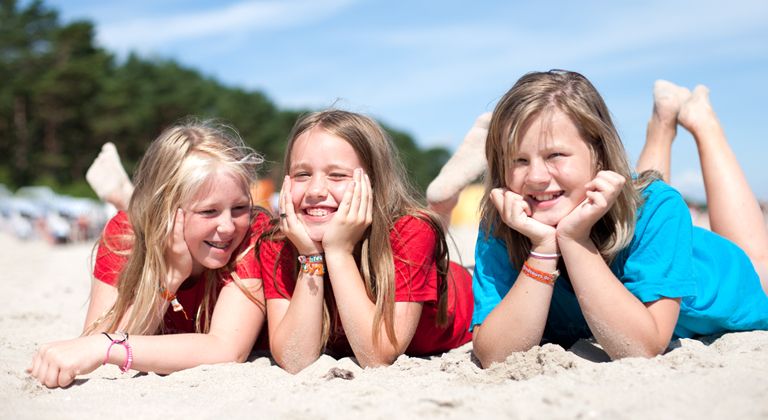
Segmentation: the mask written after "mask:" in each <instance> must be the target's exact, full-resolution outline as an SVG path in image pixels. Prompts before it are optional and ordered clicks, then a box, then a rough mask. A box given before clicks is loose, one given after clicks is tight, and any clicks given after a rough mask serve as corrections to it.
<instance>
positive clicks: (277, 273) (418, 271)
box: [259, 216, 473, 356]
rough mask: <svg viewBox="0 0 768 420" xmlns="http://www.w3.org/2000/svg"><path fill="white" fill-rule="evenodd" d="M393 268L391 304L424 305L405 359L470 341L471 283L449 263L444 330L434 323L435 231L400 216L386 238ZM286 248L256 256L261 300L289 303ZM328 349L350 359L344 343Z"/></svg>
mask: <svg viewBox="0 0 768 420" xmlns="http://www.w3.org/2000/svg"><path fill="white" fill-rule="evenodd" d="M389 239H390V243H391V244H392V254H393V256H394V264H395V301H396V302H423V304H424V305H423V309H422V312H421V319H420V320H419V325H418V327H417V328H416V333H415V334H414V336H413V339H412V340H411V343H410V344H409V345H408V348H407V349H406V351H405V352H406V354H408V355H413V356H419V355H426V354H433V353H438V352H441V351H447V350H450V349H453V348H456V347H459V346H461V345H462V344H464V343H467V342H469V341H470V340H472V335H471V333H470V332H469V324H470V321H471V320H472V309H473V299H472V277H471V276H470V274H469V272H467V270H465V269H464V268H463V267H461V266H460V265H458V264H454V263H451V266H450V274H449V276H448V278H447V281H448V324H447V326H446V327H445V328H441V327H438V326H437V325H436V324H435V320H436V319H437V312H438V310H437V298H438V292H437V267H436V265H435V260H434V250H435V240H436V239H435V231H434V230H432V228H431V227H430V226H429V224H427V223H426V222H424V221H423V220H421V219H419V218H416V217H413V216H404V217H402V218H400V219H399V220H398V221H397V222H395V226H394V228H393V229H392V231H391V232H390V234H389ZM285 244H286V242H267V241H265V242H264V243H263V245H262V247H261V249H260V250H259V261H260V263H261V273H262V279H263V281H264V297H265V298H266V299H290V297H291V296H292V295H293V290H294V288H295V286H296V275H295V274H294V272H295V266H296V258H297V256H296V252H295V249H294V248H293V247H292V246H290V247H286V249H285V251H283V252H282V253H281V254H280V261H279V262H278V263H277V266H276V265H275V263H276V258H277V255H278V251H279V250H280V249H281V248H283V247H284V246H285ZM328 346H329V348H330V350H331V351H333V352H335V353H338V354H339V355H348V354H351V348H350V347H349V342H348V341H347V340H346V338H345V337H343V332H342V333H341V335H340V336H336V337H331V338H330V339H329V344H328Z"/></svg>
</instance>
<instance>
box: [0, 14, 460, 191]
mask: <svg viewBox="0 0 768 420" xmlns="http://www.w3.org/2000/svg"><path fill="white" fill-rule="evenodd" d="M0 2H1V3H0V4H2V6H0V183H3V184H6V185H7V186H8V187H9V188H11V189H15V188H18V187H20V186H24V185H48V186H51V187H53V188H54V189H55V190H57V191H59V192H61V193H67V194H72V195H79V196H93V193H92V192H91V191H90V188H88V186H87V184H86V183H85V180H84V177H85V171H86V170H87V168H88V166H89V165H90V163H91V162H92V161H93V159H94V158H95V157H96V155H97V154H98V152H99V150H100V149H101V145H102V144H103V143H104V142H106V141H112V142H114V143H115V144H116V145H117V148H118V151H119V152H120V155H121V157H122V158H123V160H124V163H125V166H126V168H127V170H128V172H129V174H130V173H131V171H132V169H133V168H134V167H135V165H136V164H137V163H138V161H139V160H140V159H141V157H142V154H143V152H144V150H145V149H146V147H147V146H148V144H149V143H150V142H151V141H152V140H153V139H154V138H155V137H156V136H157V135H158V134H159V133H160V131H162V130H163V129H164V128H165V127H167V126H169V125H171V124H173V123H175V122H177V121H179V120H181V119H183V118H185V117H187V116H195V117H198V118H201V119H208V118H215V119H218V120H221V121H222V122H225V123H227V124H231V125H232V126H234V127H236V129H237V130H238V131H239V133H240V135H241V136H242V137H243V139H244V140H245V141H246V143H248V144H249V145H250V146H251V147H253V148H254V149H255V150H257V151H259V152H261V153H262V154H264V156H265V158H266V159H267V162H268V165H267V167H266V169H265V171H264V173H263V176H265V177H272V178H273V179H275V181H276V182H277V181H279V180H280V174H281V168H280V167H279V165H280V162H281V161H282V158H283V153H284V148H285V142H286V138H287V135H288V132H289V131H290V128H291V127H292V126H293V123H294V121H295V120H296V118H297V117H298V116H299V115H301V114H302V113H304V112H307V111H309V110H307V109H278V107H277V106H276V105H275V104H274V103H273V102H272V101H271V100H270V99H269V98H268V97H267V96H266V95H265V94H264V93H262V92H259V91H253V90H246V89H241V88H238V87H233V86H226V85H224V84H222V83H220V82H219V81H217V80H215V79H213V78H210V77H206V76H205V75H203V74H201V73H200V72H199V71H197V70H195V69H192V68H189V67H185V66H183V65H181V64H179V63H177V62H175V61H173V60H167V59H158V58H151V59H148V58H144V57H140V56H139V55H137V54H134V53H132V54H130V55H129V56H128V57H126V58H124V59H122V60H118V59H117V58H116V57H115V56H114V54H112V53H110V52H109V51H107V50H105V49H103V48H100V47H98V46H96V44H95V37H94V25H93V23H92V22H89V21H82V20H81V21H74V22H71V23H66V24H64V23H62V22H60V19H59V16H58V13H57V12H56V11H55V10H53V9H51V8H49V7H47V6H46V5H45V4H44V3H43V2H42V1H39V0H36V1H32V2H19V1H16V0H0ZM384 127H385V129H386V130H387V131H388V132H389V134H390V135H391V137H392V139H393V141H394V143H395V144H396V146H397V147H398V149H399V150H400V154H401V157H402V159H403V161H404V163H405V166H406V168H408V171H409V173H410V176H411V179H412V180H413V182H414V184H415V185H416V186H417V187H418V188H420V189H421V190H422V191H423V190H424V189H425V188H426V185H427V184H428V183H429V181H430V180H431V179H432V178H434V177H435V176H436V175H437V173H438V172H439V170H440V167H441V166H442V165H443V164H444V163H445V161H446V160H447V159H448V157H449V152H448V150H446V149H444V148H439V147H438V148H430V149H426V150H425V149H422V148H420V147H418V145H417V144H416V143H415V142H414V139H413V138H412V137H411V136H410V135H409V134H407V133H405V132H402V131H398V130H396V129H393V128H392V127H387V126H386V125H384ZM277 185H279V182H278V183H277Z"/></svg>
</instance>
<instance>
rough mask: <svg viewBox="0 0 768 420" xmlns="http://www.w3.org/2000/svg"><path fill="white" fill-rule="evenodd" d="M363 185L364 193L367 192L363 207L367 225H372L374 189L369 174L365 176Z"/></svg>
mask: <svg viewBox="0 0 768 420" xmlns="http://www.w3.org/2000/svg"><path fill="white" fill-rule="evenodd" d="M363 183H364V188H363V191H364V192H365V205H364V206H362V210H363V211H364V212H365V214H364V220H365V223H366V224H367V225H370V224H371V223H372V222H373V187H372V186H371V178H370V177H369V176H368V174H365V175H364V177H363Z"/></svg>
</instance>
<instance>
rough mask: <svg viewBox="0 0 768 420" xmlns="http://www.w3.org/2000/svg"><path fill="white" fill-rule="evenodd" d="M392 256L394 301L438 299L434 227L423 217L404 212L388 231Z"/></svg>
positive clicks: (431, 300) (428, 300)
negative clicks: (393, 263)
mask: <svg viewBox="0 0 768 420" xmlns="http://www.w3.org/2000/svg"><path fill="white" fill-rule="evenodd" d="M389 238H390V243H391V244H392V255H393V257H394V260H395V301H396V302H434V301H437V267H436V265H435V241H436V236H435V231H434V230H432V227H431V226H430V225H429V224H428V223H427V222H425V221H423V220H421V219H419V218H416V217H413V216H404V217H402V218H400V219H399V220H398V221H397V222H395V227H394V229H392V231H391V232H390V235H389Z"/></svg>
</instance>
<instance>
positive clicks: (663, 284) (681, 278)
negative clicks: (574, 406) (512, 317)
mask: <svg viewBox="0 0 768 420" xmlns="http://www.w3.org/2000/svg"><path fill="white" fill-rule="evenodd" d="M643 195H644V197H645V202H644V203H643V205H642V207H641V208H640V209H639V210H638V218H637V223H636V225H635V233H634V237H633V238H632V242H631V243H630V244H629V246H628V247H627V248H625V249H624V250H622V251H621V252H620V253H619V254H618V255H617V256H616V258H615V259H614V261H613V263H612V264H611V271H612V272H613V274H614V275H616V277H617V278H618V279H619V280H620V281H621V282H622V283H624V286H625V287H626V288H627V289H628V290H629V291H630V292H631V293H632V294H633V295H635V296H636V297H637V298H638V299H639V300H640V301H642V302H652V301H655V300H658V299H660V298H662V297H667V298H681V302H680V316H679V318H678V321H677V325H676V326H675V331H674V337H675V338H680V337H692V336H696V335H710V334H715V333H719V332H725V331H747V330H768V296H766V295H765V293H764V292H763V289H762V286H761V285H760V278H759V277H758V275H757V273H756V272H755V269H754V267H753V266H752V263H751V262H750V260H749V258H748V257H747V255H746V254H745V253H744V251H742V250H741V249H740V248H739V247H738V246H736V245H735V244H734V243H732V242H730V241H729V240H727V239H725V238H723V237H721V236H719V235H717V234H716V233H713V232H711V231H709V230H705V229H701V228H698V227H695V226H693V225H692V223H691V216H690V212H689V211H688V207H687V205H686V204H685V202H684V201H683V199H682V197H681V196H680V194H679V193H678V192H677V191H676V190H674V189H673V188H671V187H670V186H668V185H666V184H664V183H663V182H661V181H655V182H653V183H651V185H649V186H648V188H646V190H645V191H644V194H643ZM475 264H476V265H475V272H474V278H473V284H472V289H473V292H474V295H475V309H474V314H473V318H472V326H473V327H474V326H475V325H478V324H482V322H483V320H484V319H485V317H486V316H488V314H489V313H490V312H491V310H493V308H495V307H496V305H498V304H499V302H501V300H502V299H503V298H504V296H505V295H506V294H507V292H508V291H509V289H510V288H511V287H512V285H513V284H514V282H515V280H516V279H517V276H518V270H517V269H515V267H513V266H512V264H511V263H510V261H509V256H508V254H507V247H506V245H505V244H504V242H503V241H502V240H500V239H498V238H496V237H494V236H493V235H491V236H488V237H486V235H485V232H484V231H483V230H482V229H481V230H480V232H479V234H478V238H477V245H476V248H475ZM591 335H592V333H591V332H590V330H589V326H588V325H587V322H586V320H585V319H584V315H583V314H582V313H581V309H580V308H579V303H578V301H577V299H576V295H575V293H574V291H573V287H572V286H571V282H570V279H568V275H567V273H563V274H561V276H560V278H558V280H557V282H556V283H555V286H554V292H553V295H552V303H551V305H550V308H549V315H548V317H547V324H546V327H545V329H544V337H543V340H544V341H546V342H553V343H558V344H561V345H563V346H566V347H567V346H570V345H571V344H573V343H574V342H575V341H576V340H578V339H580V338H587V337H590V336H591Z"/></svg>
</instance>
